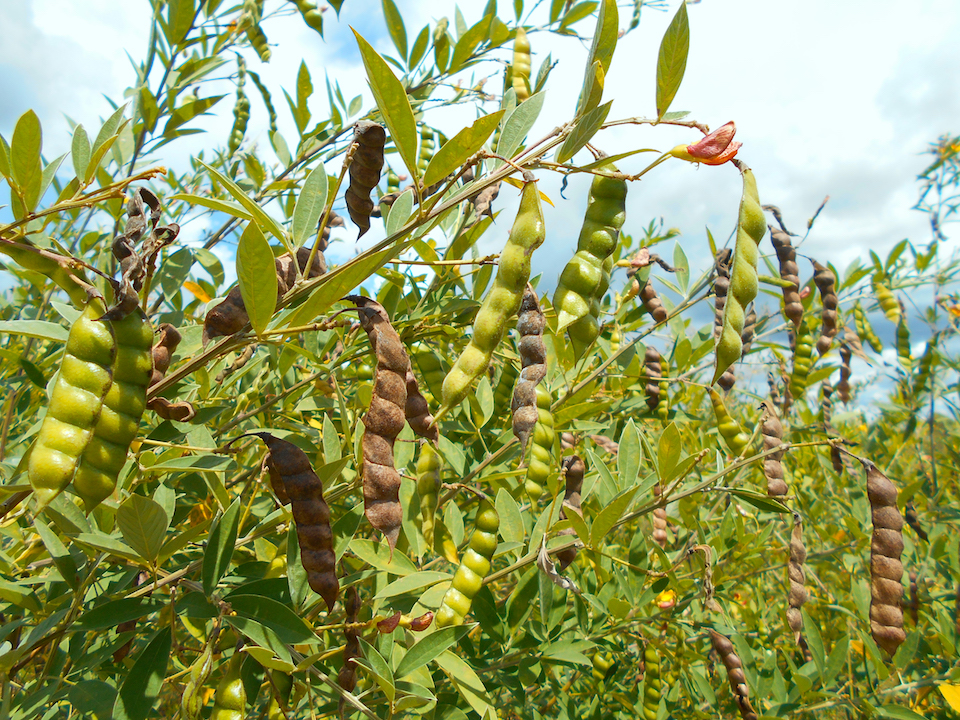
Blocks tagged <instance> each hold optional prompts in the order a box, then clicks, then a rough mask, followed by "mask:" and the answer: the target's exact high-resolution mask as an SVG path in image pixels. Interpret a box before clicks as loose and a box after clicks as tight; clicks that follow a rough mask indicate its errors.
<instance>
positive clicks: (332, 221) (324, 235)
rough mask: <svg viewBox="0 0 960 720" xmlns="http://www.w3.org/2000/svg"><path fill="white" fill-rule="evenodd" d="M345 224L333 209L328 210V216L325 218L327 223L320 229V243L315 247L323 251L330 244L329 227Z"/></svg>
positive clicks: (343, 225)
mask: <svg viewBox="0 0 960 720" xmlns="http://www.w3.org/2000/svg"><path fill="white" fill-rule="evenodd" d="M346 226H347V224H346V223H345V222H344V221H343V217H341V216H340V215H337V213H335V212H334V211H333V210H331V211H330V216H329V217H328V218H327V224H326V225H324V226H323V230H321V231H320V245H319V247H318V248H317V249H318V250H319V251H320V252H323V251H324V250H326V249H327V247H328V246H329V245H330V229H331V228H335V227H346Z"/></svg>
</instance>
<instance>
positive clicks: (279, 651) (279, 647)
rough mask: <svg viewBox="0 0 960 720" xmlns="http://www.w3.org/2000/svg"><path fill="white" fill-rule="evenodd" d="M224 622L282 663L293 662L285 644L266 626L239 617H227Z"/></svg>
mask: <svg viewBox="0 0 960 720" xmlns="http://www.w3.org/2000/svg"><path fill="white" fill-rule="evenodd" d="M224 620H226V621H227V623H228V624H229V625H230V626H231V627H232V628H233V629H234V630H236V631H237V632H238V633H240V634H241V635H243V636H244V637H247V638H250V639H251V640H253V642H255V643H256V644H257V645H259V646H260V647H262V648H266V649H267V650H271V651H273V654H274V655H276V656H277V657H278V658H280V660H282V661H283V662H286V663H292V662H293V658H292V657H291V656H290V651H289V650H287V646H286V644H285V643H284V642H283V641H282V640H281V639H280V638H279V637H277V634H276V633H275V632H274V631H273V630H271V629H270V628H268V627H267V626H265V625H263V624H262V623H259V622H257V621H256V620H253V619H251V618H248V617H243V616H241V615H228V616H226V617H225V618H224Z"/></svg>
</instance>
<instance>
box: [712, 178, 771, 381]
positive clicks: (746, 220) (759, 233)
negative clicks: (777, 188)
mask: <svg viewBox="0 0 960 720" xmlns="http://www.w3.org/2000/svg"><path fill="white" fill-rule="evenodd" d="M733 163H734V164H735V165H736V166H737V167H738V168H739V169H740V172H741V174H742V175H743V196H742V197H741V199H740V216H739V218H738V220H737V243H736V246H735V247H734V251H733V267H732V269H731V271H730V292H729V294H728V296H727V302H726V305H725V306H724V309H723V329H722V330H721V332H720V337H719V339H718V340H717V350H716V353H717V365H716V370H715V371H714V374H713V383H715V382H717V380H719V379H720V376H721V375H723V371H724V370H726V369H727V368H728V367H730V366H731V365H733V364H734V363H735V362H737V361H738V360H739V359H740V352H741V350H742V348H743V342H742V340H741V334H742V333H743V326H744V320H745V317H744V312H745V308H746V307H747V305H749V304H750V303H751V302H753V300H754V298H756V296H757V258H758V256H759V251H758V249H757V247H758V245H759V244H760V240H762V239H763V236H764V233H766V231H767V223H766V220H765V219H764V216H763V210H762V209H761V207H760V196H759V194H758V192H757V181H756V179H755V178H754V176H753V171H752V170H750V168H748V167H747V166H746V165H745V164H744V163H742V162H740V161H739V160H733ZM713 383H711V384H713Z"/></svg>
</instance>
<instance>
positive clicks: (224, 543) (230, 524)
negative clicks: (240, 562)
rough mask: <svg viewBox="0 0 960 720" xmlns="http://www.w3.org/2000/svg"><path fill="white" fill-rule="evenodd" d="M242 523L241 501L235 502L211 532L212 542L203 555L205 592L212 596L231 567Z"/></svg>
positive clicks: (202, 573) (202, 574) (202, 571)
mask: <svg viewBox="0 0 960 720" xmlns="http://www.w3.org/2000/svg"><path fill="white" fill-rule="evenodd" d="M239 523H240V500H239V499H237V500H234V501H233V504H232V505H230V507H229V508H227V511H226V512H225V513H224V514H223V516H222V517H221V518H220V520H219V521H218V522H217V525H216V527H214V528H213V530H211V531H210V540H209V542H208V543H207V549H206V550H205V551H204V553H203V567H202V569H201V576H202V578H203V592H204V594H206V595H207V596H209V595H210V593H212V592H213V591H214V589H215V588H216V587H217V583H219V582H220V578H222V577H223V574H224V573H225V572H226V571H227V568H228V567H230V559H231V558H232V557H233V549H234V545H235V544H236V542H237V526H238V525H239Z"/></svg>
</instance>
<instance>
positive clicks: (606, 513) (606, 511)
mask: <svg viewBox="0 0 960 720" xmlns="http://www.w3.org/2000/svg"><path fill="white" fill-rule="evenodd" d="M621 448H622V446H621ZM639 489H640V486H639V485H634V486H633V487H632V488H630V489H629V490H624V491H623V492H622V493H620V494H619V495H617V496H616V497H615V498H614V499H613V500H611V501H610V503H609V504H607V506H606V507H604V508H603V510H601V511H600V514H599V515H597V519H596V520H594V521H593V527H592V528H591V530H590V545H591V547H600V541H601V540H603V539H604V538H605V537H606V536H607V533H609V532H610V530H612V529H613V526H614V525H616V524H617V521H618V520H620V518H621V517H622V516H623V513H624V512H626V510H627V508H628V507H630V503H631V502H633V496H634V495H636V494H637V490H639Z"/></svg>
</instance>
